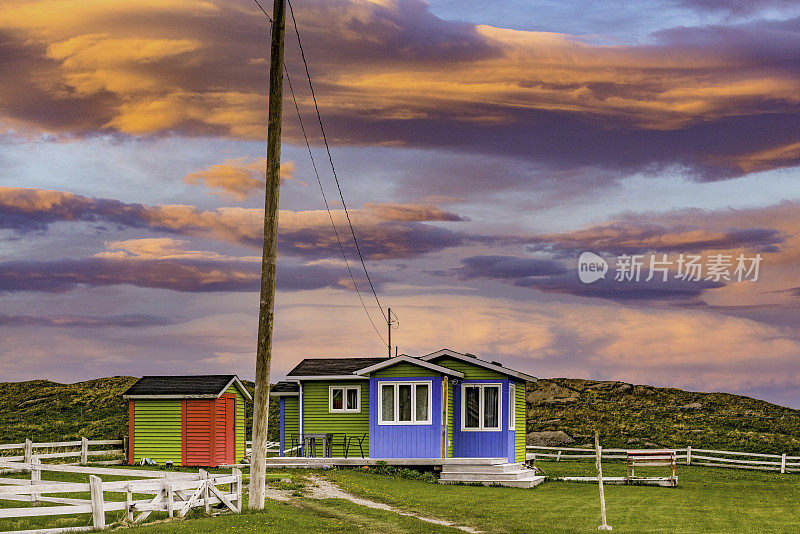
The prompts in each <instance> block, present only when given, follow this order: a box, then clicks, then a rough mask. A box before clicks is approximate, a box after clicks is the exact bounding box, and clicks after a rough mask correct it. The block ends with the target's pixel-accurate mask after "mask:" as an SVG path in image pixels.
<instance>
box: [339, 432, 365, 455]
mask: <svg viewBox="0 0 800 534" xmlns="http://www.w3.org/2000/svg"><path fill="white" fill-rule="evenodd" d="M365 441H367V434H361V435H360V436H349V437H348V438H347V445H346V446H345V451H344V455H345V457H347V451H348V450H349V449H350V446H351V445H354V443H353V442H355V444H357V445H358V450H359V451H361V457H362V458H364V442H365Z"/></svg>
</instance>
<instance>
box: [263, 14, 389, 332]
mask: <svg viewBox="0 0 800 534" xmlns="http://www.w3.org/2000/svg"><path fill="white" fill-rule="evenodd" d="M253 1H254V2H255V3H256V5H257V6H258V8H259V9H260V10H261V12H262V13H264V16H266V17H267V20H269V21H270V23H272V17H270V16H269V14H268V13H267V12H266V11H265V10H264V8H263V7H262V6H261V4H260V3H259V2H258V0H253ZM290 7H291V6H290ZM296 29H297V28H296V26H295V30H296ZM270 31H271V29H270ZM283 69H284V72H285V73H286V81H287V82H288V85H289V92H290V94H291V95H292V101H293V102H294V108H295V111H297V120H298V122H299V123H300V130H301V131H302V132H303V138H304V139H305V143H306V149H307V150H308V157H309V158H310V159H311V166H312V167H313V169H314V176H316V178H317V184H318V185H319V192H320V193H321V194H322V200H323V202H324V203H325V210H326V211H327V212H328V218H329V219H330V221H331V226H332V227H333V233H334V234H335V236H336V242H337V243H338V244H339V250H340V251H341V253H342V258H343V259H344V263H345V266H346V267H347V272H348V273H349V274H350V279H351V280H352V281H353V287H354V288H355V290H356V294H357V295H358V300H359V301H360V302H361V307H362V308H364V312H365V313H366V314H367V319H369V322H370V324H371V325H372V328H373V329H374V330H375V333H376V334H377V335H378V338H379V339H380V340H381V342H382V343H383V344H384V345H386V340H384V339H383V336H382V335H381V333H380V330H378V327H377V326H376V325H375V322H374V321H373V320H372V315H371V314H370V312H369V309H368V308H367V304H366V303H365V302H364V298H363V297H362V296H361V290H360V289H359V288H358V283H357V282H356V277H355V275H354V274H353V270H352V269H351V268H350V261H349V260H348V259H347V254H346V253H345V250H344V244H343V243H342V240H341V237H340V236H339V231H338V230H337V229H336V223H335V222H334V220H333V213H332V212H331V208H330V204H329V203H328V197H327V195H325V189H324V188H323V186H322V179H321V178H320V176H319V171H318V169H317V163H316V161H315V160H314V154H313V153H312V151H311V143H310V141H309V140H308V134H307V132H306V128H305V124H304V123H303V117H302V115H301V113H300V106H299V105H298V103H297V98H296V97H295V93H294V87H293V86H292V78H291V76H290V75H289V68H288V67H287V65H286V62H284V64H283ZM306 71H307V69H306ZM310 82H311V80H310V78H309V83H310ZM315 103H316V100H315ZM318 117H319V115H318ZM320 120H321V119H320ZM320 125H321V122H320ZM323 136H324V133H323ZM326 146H327V140H326ZM328 157H329V158H330V149H328ZM331 165H333V162H332V161H331ZM337 185H338V180H337ZM339 194H340V196H341V188H340V189H339ZM342 204H343V205H344V199H342ZM346 209H347V208H345V210H346ZM349 221H350V217H349V215H348V223H349ZM350 231H351V232H352V231H353V227H352V224H351V225H350ZM353 238H354V239H355V234H353ZM356 247H358V243H356ZM360 254H361V253H360V251H359V256H360ZM361 263H362V266H363V267H364V272H365V273H367V271H366V265H364V260H363V258H362V260H361ZM367 279H368V280H369V274H368V273H367ZM370 287H372V281H371V280H370ZM372 292H373V294H375V288H374V287H373V288H372ZM377 298H378V296H377V294H375V299H376V301H377ZM378 307H379V308H380V301H378ZM380 309H381V313H383V308H380Z"/></svg>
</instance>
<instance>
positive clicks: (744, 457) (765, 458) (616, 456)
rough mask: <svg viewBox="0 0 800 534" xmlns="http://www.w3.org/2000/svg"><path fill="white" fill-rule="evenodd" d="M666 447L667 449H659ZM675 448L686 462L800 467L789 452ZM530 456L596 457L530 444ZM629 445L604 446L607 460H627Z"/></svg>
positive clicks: (769, 468) (773, 468) (793, 469)
mask: <svg viewBox="0 0 800 534" xmlns="http://www.w3.org/2000/svg"><path fill="white" fill-rule="evenodd" d="M659 450H665V449H659ZM666 450H671V451H673V452H675V460H676V461H677V462H680V463H683V464H684V465H706V466H712V467H730V468H734V469H760V470H764V471H779V472H781V473H788V472H798V471H800V456H790V455H788V454H766V453H756V452H738V451H717V450H713V449H696V448H692V447H682V448H677V449H666ZM526 451H527V454H526V458H527V459H528V460H536V459H537V458H547V459H554V460H556V461H561V460H591V461H594V460H595V451H594V449H588V448H580V447H544V446H538V445H528V446H526ZM627 452H628V449H603V450H602V457H603V460H625V458H626V453H627Z"/></svg>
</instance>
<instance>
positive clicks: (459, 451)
mask: <svg viewBox="0 0 800 534" xmlns="http://www.w3.org/2000/svg"><path fill="white" fill-rule="evenodd" d="M481 383H483V384H498V383H499V384H502V388H501V389H502V397H503V398H502V406H503V409H502V414H501V426H500V430H499V431H498V430H489V431H477V432H476V431H462V430H461V384H481ZM508 385H509V381H508V379H497V380H462V381H461V383H460V384H459V385H458V386H455V387H454V388H453V457H455V458H504V457H506V458H508V459H509V461H510V462H513V461H514V437H515V433H514V431H513V430H509V429H508V407H509V404H508ZM511 405H512V406H513V405H514V403H513V401H512V404H511Z"/></svg>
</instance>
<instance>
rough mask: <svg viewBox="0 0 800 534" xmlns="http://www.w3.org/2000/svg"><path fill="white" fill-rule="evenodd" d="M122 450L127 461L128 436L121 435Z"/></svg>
mask: <svg viewBox="0 0 800 534" xmlns="http://www.w3.org/2000/svg"><path fill="white" fill-rule="evenodd" d="M122 452H123V453H125V463H127V462H128V436H122Z"/></svg>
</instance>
